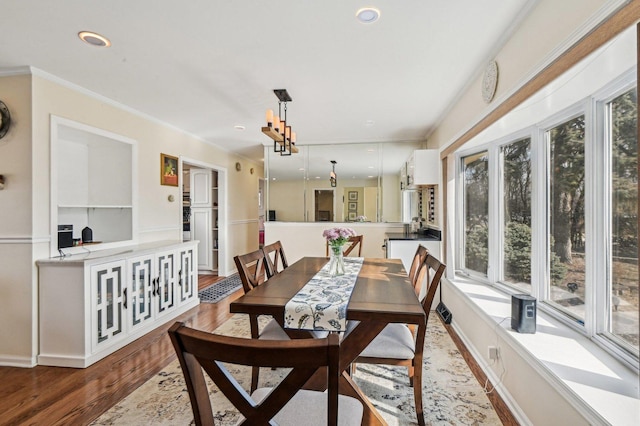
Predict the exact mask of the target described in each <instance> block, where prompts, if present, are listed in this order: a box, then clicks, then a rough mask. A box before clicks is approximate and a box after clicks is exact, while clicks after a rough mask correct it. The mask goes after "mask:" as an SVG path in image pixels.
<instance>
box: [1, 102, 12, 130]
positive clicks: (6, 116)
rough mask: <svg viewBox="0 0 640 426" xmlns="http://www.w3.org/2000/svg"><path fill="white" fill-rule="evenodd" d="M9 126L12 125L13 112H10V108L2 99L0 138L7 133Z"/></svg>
mask: <svg viewBox="0 0 640 426" xmlns="http://www.w3.org/2000/svg"><path fill="white" fill-rule="evenodd" d="M9 127H11V114H10V113H9V108H7V106H6V105H5V104H4V102H2V101H0V139H2V138H3V137H4V135H6V134H7V132H8V131H9Z"/></svg>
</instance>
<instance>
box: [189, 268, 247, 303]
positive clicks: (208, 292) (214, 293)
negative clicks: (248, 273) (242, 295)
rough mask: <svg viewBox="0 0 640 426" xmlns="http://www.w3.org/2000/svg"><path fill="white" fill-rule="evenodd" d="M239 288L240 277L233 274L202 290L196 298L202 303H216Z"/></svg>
mask: <svg viewBox="0 0 640 426" xmlns="http://www.w3.org/2000/svg"><path fill="white" fill-rule="evenodd" d="M241 288H242V281H241V280H240V275H238V274H233V275H229V276H228V277H227V278H225V279H223V280H220V281H218V282H217V283H214V284H211V285H210V286H209V287H206V288H203V289H202V290H200V291H199V292H198V297H199V298H200V302H202V303H216V302H219V301H220V300H222V299H224V298H225V297H227V296H228V295H230V294H231V293H234V292H236V291H238V290H240V289H241Z"/></svg>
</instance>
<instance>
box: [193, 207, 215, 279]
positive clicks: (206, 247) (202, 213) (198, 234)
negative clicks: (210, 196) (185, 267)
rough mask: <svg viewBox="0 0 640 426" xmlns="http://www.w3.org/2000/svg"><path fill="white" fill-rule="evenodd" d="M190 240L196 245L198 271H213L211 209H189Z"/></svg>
mask: <svg viewBox="0 0 640 426" xmlns="http://www.w3.org/2000/svg"><path fill="white" fill-rule="evenodd" d="M191 239H192V240H194V241H199V243H198V269H200V270H212V269H213V256H212V253H213V248H212V241H211V239H212V235H211V209H209V208H192V209H191Z"/></svg>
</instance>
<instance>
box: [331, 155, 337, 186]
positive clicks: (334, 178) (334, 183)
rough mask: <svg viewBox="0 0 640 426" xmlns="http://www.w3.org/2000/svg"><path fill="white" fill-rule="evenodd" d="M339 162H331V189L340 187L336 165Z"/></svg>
mask: <svg viewBox="0 0 640 426" xmlns="http://www.w3.org/2000/svg"><path fill="white" fill-rule="evenodd" d="M337 163H338V162H337V161H335V160H331V165H332V170H331V173H330V174H329V182H330V183H331V187H332V188H335V187H336V186H337V185H338V176H336V164H337Z"/></svg>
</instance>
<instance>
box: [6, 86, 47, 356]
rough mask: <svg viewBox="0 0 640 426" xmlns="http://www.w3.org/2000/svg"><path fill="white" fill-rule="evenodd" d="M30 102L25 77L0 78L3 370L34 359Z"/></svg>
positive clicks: (33, 237) (28, 88) (29, 90)
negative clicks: (3, 122)
mask: <svg viewBox="0 0 640 426" xmlns="http://www.w3.org/2000/svg"><path fill="white" fill-rule="evenodd" d="M31 97H32V88H31V79H30V78H29V77H28V76H12V77H5V78H0V99H2V101H3V102H4V103H5V104H6V105H7V107H8V108H9V111H10V113H11V118H12V123H13V124H12V127H11V128H10V129H9V132H8V133H7V134H6V136H5V137H4V138H2V139H0V174H2V175H4V178H5V189H4V190H2V191H0V271H1V272H0V324H2V325H1V326H0V359H2V360H6V363H7V364H9V365H12V364H13V365H30V364H33V362H34V361H35V357H36V355H37V349H36V342H37V340H36V339H35V333H36V330H37V328H36V327H37V326H36V324H34V322H33V315H34V312H35V310H36V309H37V304H36V301H35V297H34V289H35V288H37V287H36V286H37V274H36V269H35V267H34V265H33V260H32V259H33V256H34V250H33V246H34V244H35V242H36V241H38V239H41V238H42V237H43V234H36V233H34V232H33V213H32V202H33V201H32V199H33V197H34V191H33V189H32V182H33V180H34V177H33V175H32V171H33V170H34V165H33V164H32V148H31V136H32V125H31V108H32V106H31ZM16 259H21V260H22V261H20V262H16Z"/></svg>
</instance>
